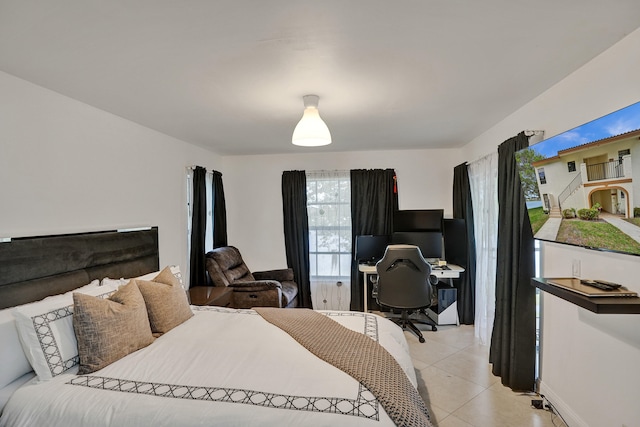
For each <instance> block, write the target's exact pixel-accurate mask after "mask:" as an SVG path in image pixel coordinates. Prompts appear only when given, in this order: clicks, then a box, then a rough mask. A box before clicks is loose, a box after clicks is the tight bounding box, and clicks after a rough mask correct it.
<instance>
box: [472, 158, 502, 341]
mask: <svg viewBox="0 0 640 427" xmlns="http://www.w3.org/2000/svg"><path fill="white" fill-rule="evenodd" d="M468 170H469V183H470V186H471V199H472V201H473V225H474V227H475V238H476V316H475V335H476V337H478V338H479V339H480V341H481V342H482V344H485V345H488V344H489V343H491V331H492V330H493V319H494V316H495V306H496V262H497V242H498V153H497V152H496V153H493V154H489V155H487V156H485V157H483V158H481V159H479V160H476V161H475V162H473V163H470V164H469V169H468Z"/></svg>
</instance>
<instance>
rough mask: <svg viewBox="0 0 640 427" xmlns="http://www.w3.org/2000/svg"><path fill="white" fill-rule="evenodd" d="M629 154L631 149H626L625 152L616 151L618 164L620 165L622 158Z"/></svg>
mask: <svg viewBox="0 0 640 427" xmlns="http://www.w3.org/2000/svg"><path fill="white" fill-rule="evenodd" d="M629 154H631V149H629V148H627V149H626V150H620V151H618V162H620V163H622V158H623V157H624V156H628V155H629Z"/></svg>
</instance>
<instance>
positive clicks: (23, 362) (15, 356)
mask: <svg viewBox="0 0 640 427" xmlns="http://www.w3.org/2000/svg"><path fill="white" fill-rule="evenodd" d="M99 285H100V281H99V280H94V281H93V282H91V283H89V284H87V285H84V286H83V287H81V288H79V289H78V290H79V291H86V290H87V289H91V288H97V287H98V286H99ZM51 298H54V297H47V298H45V300H49V299H51ZM32 304H34V303H29V304H25V305H24V306H27V305H32ZM24 306H21V307H24ZM15 310H16V307H12V308H6V309H4V310H0V342H1V343H2V346H0V366H1V367H2V369H0V388H3V387H4V386H6V385H7V384H9V383H11V382H13V381H15V380H16V379H18V378H20V377H21V376H23V375H24V374H26V373H28V372H31V371H32V369H31V365H30V364H29V360H28V359H27V357H26V355H25V354H24V351H23V350H22V344H21V343H20V338H19V337H18V329H17V327H16V320H15V316H14V311H15Z"/></svg>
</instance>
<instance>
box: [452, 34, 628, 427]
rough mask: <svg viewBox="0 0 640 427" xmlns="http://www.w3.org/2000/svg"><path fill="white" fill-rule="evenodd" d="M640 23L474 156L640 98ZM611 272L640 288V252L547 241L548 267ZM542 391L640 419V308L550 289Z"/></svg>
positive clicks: (598, 414)
mask: <svg viewBox="0 0 640 427" xmlns="http://www.w3.org/2000/svg"><path fill="white" fill-rule="evenodd" d="M638 52H640V30H636V31H635V32H633V33H632V34H631V35H629V36H628V37H626V38H625V39H623V40H622V41H620V42H619V43H618V44H616V45H615V46H613V47H612V48H610V49H609V50H607V51H606V52H604V53H603V54H601V55H600V56H598V57H597V58H595V59H594V60H592V61H591V62H590V63H588V64H586V65H585V66H584V67H582V68H581V69H579V70H578V71H576V72H575V73H573V74H571V75H570V76H568V77H567V78H566V79H564V80H563V81H561V82H560V83H558V84H557V85H555V86H554V87H552V88H551V89H549V90H548V91H547V92H545V93H544V94H542V95H541V96H539V97H538V98H536V99H534V100H533V101H531V102H530V103H529V104H527V105H526V106H524V107H523V108H521V109H519V110H518V111H516V112H514V113H513V114H512V115H511V116H509V117H508V118H507V119H505V120H503V121H502V122H500V123H499V124H497V125H496V126H495V127H493V128H492V129H490V130H489V131H487V132H486V133H485V134H484V135H481V136H480V137H478V138H476V139H475V140H473V141H472V142H471V143H469V144H468V145H467V146H466V147H465V152H466V153H468V155H469V158H468V159H466V160H474V159H476V158H479V157H481V156H482V155H484V154H487V153H488V152H490V151H493V150H495V147H496V146H497V145H498V144H499V143H500V142H502V141H504V140H506V139H507V138H509V137H511V136H513V135H515V134H517V133H518V132H520V131H521V130H524V129H542V130H545V131H546V135H545V136H546V137H550V136H553V135H556V134H558V133H561V132H563V131H565V130H569V129H571V128H573V127H575V126H578V125H581V124H583V123H585V122H588V121H590V120H593V119H595V118H598V117H600V116H603V115H605V114H607V113H610V112H612V111H615V110H617V109H620V108H622V107H625V106H627V105H630V104H633V103H634V102H638V101H640V73H639V72H638V70H640V55H638ZM573 260H577V261H579V262H580V264H581V267H582V268H581V270H582V273H581V274H582V277H589V278H607V279H609V280H612V281H617V282H619V283H622V284H624V285H626V286H627V287H628V288H630V289H632V290H635V291H638V292H640V282H638V277H640V258H638V257H634V256H628V255H620V254H606V253H602V252H596V251H592V250H587V249H581V248H573V247H570V246H565V245H560V244H555V243H546V244H544V245H543V257H542V272H543V273H542V274H543V275H544V276H546V277H559V276H565V277H566V276H571V274H572V263H573ZM543 300H544V301H543V310H542V321H543V327H542V360H541V380H542V381H541V391H542V392H543V393H544V394H545V395H546V396H547V397H549V398H550V399H551V401H552V402H553V403H554V405H556V406H557V407H558V409H559V410H560V411H561V413H562V415H563V416H564V417H565V418H566V419H567V421H569V425H570V426H572V427H574V426H592V427H599V426H618V427H619V426H623V425H624V426H627V427H631V426H640V405H638V402H637V397H638V391H637V390H638V384H640V332H638V331H640V315H637V314H635V315H602V314H600V315H595V314H593V313H590V312H588V311H586V310H584V309H582V308H578V307H576V306H575V305H572V304H569V303H567V302H565V301H562V300H559V299H558V298H556V297H553V296H550V295H543Z"/></svg>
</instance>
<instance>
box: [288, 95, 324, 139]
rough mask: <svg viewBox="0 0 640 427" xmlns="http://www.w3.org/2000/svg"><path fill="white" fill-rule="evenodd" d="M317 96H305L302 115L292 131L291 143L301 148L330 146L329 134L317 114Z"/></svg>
mask: <svg viewBox="0 0 640 427" xmlns="http://www.w3.org/2000/svg"><path fill="white" fill-rule="evenodd" d="M319 99H320V97H319V96H318V95H305V96H303V97H302V100H303V101H304V113H303V114H302V118H301V119H300V121H299V122H298V124H297V125H296V128H295V129H294V130H293V137H292V138H291V142H292V143H293V145H301V146H303V147H318V146H320V145H329V144H331V133H330V132H329V128H328V127H327V125H326V123H325V122H324V121H322V119H321V118H320V113H319V112H318V100H319Z"/></svg>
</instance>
